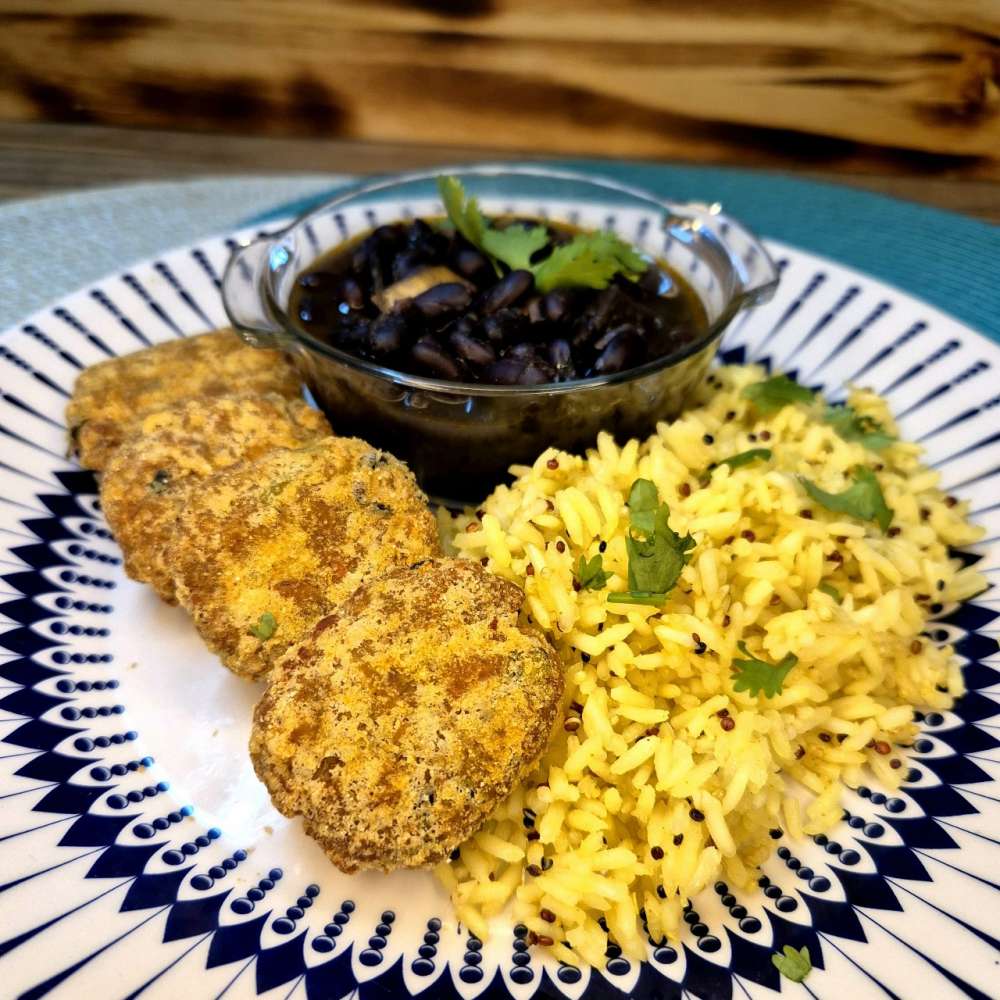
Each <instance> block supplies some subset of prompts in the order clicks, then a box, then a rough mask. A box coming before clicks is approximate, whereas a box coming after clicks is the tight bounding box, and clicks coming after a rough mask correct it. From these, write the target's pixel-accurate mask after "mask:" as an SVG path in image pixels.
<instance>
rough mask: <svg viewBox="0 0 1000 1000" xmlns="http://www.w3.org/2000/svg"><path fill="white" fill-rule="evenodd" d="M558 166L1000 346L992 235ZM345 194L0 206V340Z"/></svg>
mask: <svg viewBox="0 0 1000 1000" xmlns="http://www.w3.org/2000/svg"><path fill="white" fill-rule="evenodd" d="M563 165H565V166H569V167H573V168H576V169H580V170H592V171H594V172H596V173H600V174H604V175H605V176H611V177H615V178H617V179H619V180H622V181H625V182H628V183H632V184H637V185H640V186H642V187H646V188H648V189H649V190H651V191H652V192H654V193H656V194H659V195H661V196H663V197H668V198H673V199H677V200H689V199H693V200H697V201H721V202H722V203H723V204H724V205H725V206H726V209H727V210H728V211H730V212H732V213H733V214H735V215H737V216H739V217H740V218H742V219H744V220H745V221H746V222H747V223H748V224H749V225H750V226H751V227H752V228H754V229H755V230H757V231H758V232H759V233H760V235H762V236H770V237H773V238H775V239H779V240H783V241H785V242H787V243H791V244H793V245H796V246H799V247H802V248H803V249H806V250H811V251H813V252H815V253H819V254H823V255H825V256H827V257H831V258H833V259H834V260H838V261H841V262H842V263H845V264H848V265H850V266H853V267H856V268H858V269H859V270H862V271H865V272H867V273H869V274H871V275H874V276H876V277H878V278H881V279H883V280H884V281H888V282H890V283H891V284H894V285H896V286H898V287H899V288H902V289H904V290H906V291H908V292H910V293H912V294H914V295H917V296H919V297H921V298H923V299H925V300H926V301H928V302H931V303H932V304H934V305H936V306H939V307H940V308H942V309H944V310H945V311H947V312H950V313H952V314H953V315H954V316H956V317H958V318H959V319H961V320H963V321H965V322H966V323H968V324H969V325H970V326H972V327H973V328H975V329H978V330H980V331H981V332H983V333H986V334H988V335H989V336H991V337H993V338H994V339H996V340H998V341H1000V263H998V261H1000V228H998V227H995V226H990V225H988V224H986V223H982V222H977V221H975V220H973V219H967V218H965V217H963V216H958V215H953V214H951V213H948V212H941V211H937V210H935V209H931V208H924V207H923V206H920V205H914V204H911V203H909V202H903V201H897V200H895V199H892V198H884V197H881V196H878V195H873V194H868V193H867V192H863V191H856V190H854V189H851V188H844V187H838V186H836V185H831V184H816V183H811V182H806V181H800V180H795V179H793V178H788V177H784V176H781V175H779V174H772V173H765V172H759V171H744V170H730V169H724V168H712V167H680V166H664V165H657V164H634V163H629V164H623V163H615V162H609V161H599V160H574V161H563ZM345 182H346V178H344V177H343V176H332V175H308V176H301V175H300V176H282V177H253V178H251V177H230V178H209V179H205V180H198V181H186V182H174V183H159V184H141V185H132V186H128V187H118V188H107V189H103V190H94V191H86V192H76V193H72V194H68V195H61V196H57V197H51V198H40V199H35V200H30V201H21V202H13V203H10V204H8V205H3V206H0V329H2V328H4V327H7V326H10V325H13V324H14V323H16V322H18V321H19V320H21V319H23V318H24V317H25V316H27V315H28V314H29V313H31V312H33V311H34V310H36V309H40V308H42V307H43V306H45V305H46V304H48V303H50V302H52V301H54V300H56V299H58V298H61V297H62V296H63V295H66V294H68V293H69V292H72V291H75V290H76V289H77V288H80V287H81V286H83V285H86V284H89V283H90V282H92V281H97V280H98V279H100V278H102V277H104V276H105V275H106V274H108V273H111V272H113V271H117V270H120V269H121V268H123V267H126V266H127V265H129V264H130V263H133V262H134V261H136V260H139V259H142V258H144V257H150V256H153V255H155V254H157V253H161V252H163V251H165V250H168V249H170V248H172V247H174V246H178V245H180V244H184V243H190V242H193V241H195V240H198V239H201V238H203V237H206V236H210V235H212V234H214V233H218V232H221V231H224V230H226V229H229V228H235V227H237V226H240V225H243V224H245V223H247V222H249V221H265V220H267V219H274V218H278V217H280V216H282V215H287V214H291V213H293V212H296V211H300V210H302V209H303V208H305V207H306V206H307V205H309V204H314V203H315V202H316V201H317V200H318V199H322V198H324V197H326V196H328V195H329V194H330V193H331V192H332V191H334V190H336V189H337V188H338V187H339V186H343V184H344V183H345ZM257 207H259V211H255V208H257Z"/></svg>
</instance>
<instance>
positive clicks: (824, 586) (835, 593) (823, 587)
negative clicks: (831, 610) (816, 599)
mask: <svg viewBox="0 0 1000 1000" xmlns="http://www.w3.org/2000/svg"><path fill="white" fill-rule="evenodd" d="M816 589H817V590H818V591H820V592H821V593H824V594H826V596H827V597H832V598H833V599H834V600H835V601H836V602H837V603H838V604H840V599H841V595H840V591H839V590H837V588H836V587H835V586H834V585H833V584H832V583H821V584H820V585H819V586H818V587H817V588H816Z"/></svg>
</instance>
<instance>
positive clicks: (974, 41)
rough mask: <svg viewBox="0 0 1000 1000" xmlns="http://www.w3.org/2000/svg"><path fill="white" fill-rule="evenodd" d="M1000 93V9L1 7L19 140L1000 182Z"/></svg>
mask: <svg viewBox="0 0 1000 1000" xmlns="http://www.w3.org/2000/svg"><path fill="white" fill-rule="evenodd" d="M998 78H1000V0H661V2H656V0H627V2H622V0H619V2H615V0H555V2H550V3H545V2H540V0H471V2H467V3H461V2H458V0H395V2H392V0H378V2H370V3H363V2H357V3H344V2H337V0H269V2H268V0H47V2H42V0H0V121H6V122H38V121H57V122H71V123H78V124H79V123H94V124H102V125H111V126H128V127H133V126H141V127H146V128H158V129H170V130H176V131H180V132H184V131H201V132H213V133H220V132H225V133H230V134H243V135H272V136H283V137H314V138H322V139H335V138H339V139H363V140H379V141H390V142H406V143H408V142H421V143H429V144H446V145H452V146H455V145H460V146H462V147H490V148H493V149H497V148H499V149H507V150H526V151H532V152H536V153H538V152H546V151H547V152H567V153H568V152H571V153H581V154H596V155H612V156H616V155H617V156H633V157H652V158H672V159H684V160H699V161H712V162H722V163H735V164H742V165H758V166H776V165H777V166H794V165H799V166H806V167H812V168H814V169H821V170H823V171H831V170H833V171H844V172H863V173H867V174H873V173H874V174H888V175H891V174H908V175H910V176H913V175H920V176H927V177H949V178H953V177H965V178H979V179H982V180H997V179H1000V86H998ZM221 142H222V140H220V144H221ZM288 167H289V169H292V168H294V164H289V165H288Z"/></svg>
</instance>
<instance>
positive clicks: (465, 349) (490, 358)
mask: <svg viewBox="0 0 1000 1000" xmlns="http://www.w3.org/2000/svg"><path fill="white" fill-rule="evenodd" d="M448 343H449V344H451V346H452V349H453V350H454V352H455V353H456V354H457V355H458V356H459V357H460V358H462V360H463V361H468V362H471V363H472V364H474V365H491V364H493V362H494V361H496V359H497V355H496V351H494V350H493V348H492V347H490V345H489V344H484V343H483V342H482V341H480V340H476V338H475V337H470V336H469V335H468V334H467V333H464V332H463V331H461V330H453V331H452V332H451V335H450V336H449V337H448Z"/></svg>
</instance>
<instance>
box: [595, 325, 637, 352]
mask: <svg viewBox="0 0 1000 1000" xmlns="http://www.w3.org/2000/svg"><path fill="white" fill-rule="evenodd" d="M623 333H625V334H629V335H631V336H638V335H639V331H638V330H637V329H636V328H635V327H634V326H633V325H632V324H631V323H621V324H620V325H618V326H613V327H612V328H611V329H610V330H608V331H607V332H606V333H603V334H601V336H600V337H598V338H597V340H595V341H594V350H595V351H603V350H604V348H605V347H607V346H608V344H610V343H611V341H612V340H614V339H615V337H617V336H619V335H620V334H623Z"/></svg>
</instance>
